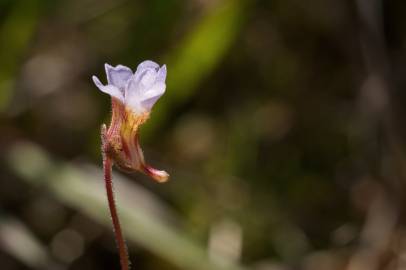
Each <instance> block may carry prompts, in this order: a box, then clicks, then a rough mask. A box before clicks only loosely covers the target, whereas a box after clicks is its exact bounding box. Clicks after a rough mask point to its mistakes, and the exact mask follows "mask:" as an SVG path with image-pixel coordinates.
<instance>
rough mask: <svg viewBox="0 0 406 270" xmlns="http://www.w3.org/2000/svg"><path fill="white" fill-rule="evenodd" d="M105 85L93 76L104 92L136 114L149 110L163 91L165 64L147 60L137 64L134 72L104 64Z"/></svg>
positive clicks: (123, 67) (120, 66) (122, 67)
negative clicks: (161, 64)
mask: <svg viewBox="0 0 406 270" xmlns="http://www.w3.org/2000/svg"><path fill="white" fill-rule="evenodd" d="M105 69H106V75H107V85H103V84H102V83H101V82H100V80H99V79H98V78H97V77H96V76H93V77H92V79H93V82H94V83H95V84H96V86H97V87H98V88H99V89H100V90H101V91H102V92H104V93H107V94H109V95H110V96H111V97H114V98H116V99H118V100H120V101H121V102H122V103H123V104H124V105H125V107H126V108H129V109H131V110H132V111H133V112H134V113H136V114H141V113H144V112H149V111H151V108H152V106H154V104H155V102H157V100H158V99H159V98H160V97H161V96H162V95H163V94H164V93H165V88H166V84H165V79H166V66H165V65H163V66H162V67H159V65H158V64H157V63H155V62H153V61H150V60H147V61H144V62H142V63H141V64H139V65H138V67H137V70H136V71H135V73H133V72H132V70H131V69H130V68H128V67H126V66H122V65H118V66H116V67H113V66H110V65H109V64H105Z"/></svg>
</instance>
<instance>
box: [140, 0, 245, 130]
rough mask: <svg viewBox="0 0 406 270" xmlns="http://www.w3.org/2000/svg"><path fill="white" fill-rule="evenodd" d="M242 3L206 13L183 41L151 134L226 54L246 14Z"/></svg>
mask: <svg viewBox="0 0 406 270" xmlns="http://www.w3.org/2000/svg"><path fill="white" fill-rule="evenodd" d="M245 7H246V2H245V1H243V0H226V1H222V2H221V3H217V4H216V5H215V6H214V7H213V8H212V9H210V10H208V11H207V14H206V15H205V16H203V18H202V19H201V21H200V22H199V23H197V25H196V26H195V27H194V28H192V30H191V31H190V33H189V34H188V35H187V36H186V37H185V38H184V40H182V41H180V44H179V46H178V47H177V48H176V49H175V51H173V52H172V53H171V54H170V55H169V56H168V60H167V64H168V70H169V71H168V82H167V83H168V86H167V89H168V90H167V92H166V94H165V98H163V99H162V101H160V103H159V105H158V106H157V109H156V110H155V111H154V121H150V122H149V123H148V124H147V125H146V128H145V129H146V131H143V132H150V131H152V130H153V129H155V128H156V127H157V126H159V125H160V124H162V122H164V121H165V119H166V117H167V116H168V112H169V110H170V109H169V108H170V107H172V106H175V105H177V104H181V103H182V102H185V101H186V100H187V99H188V98H189V97H190V96H191V95H193V93H194V91H195V90H196V87H197V86H198V85H199V84H200V83H201V81H202V80H204V79H205V78H206V77H207V76H208V74H210V72H212V71H213V70H214V69H215V68H216V66H217V65H218V64H219V62H220V61H221V59H222V58H223V57H224V56H225V55H226V53H227V50H228V49H229V48H230V46H231V45H232V44H233V42H234V41H235V39H236V36H237V34H238V32H239V30H240V28H241V22H242V21H243V19H244V14H245V12H246V9H245Z"/></svg>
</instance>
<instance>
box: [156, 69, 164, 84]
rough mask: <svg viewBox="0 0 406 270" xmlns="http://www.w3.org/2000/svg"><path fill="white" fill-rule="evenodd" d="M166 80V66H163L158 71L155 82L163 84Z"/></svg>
mask: <svg viewBox="0 0 406 270" xmlns="http://www.w3.org/2000/svg"><path fill="white" fill-rule="evenodd" d="M165 80H166V65H163V66H162V67H161V68H160V69H159V70H158V75H157V77H156V81H157V82H163V83H164V82H165Z"/></svg>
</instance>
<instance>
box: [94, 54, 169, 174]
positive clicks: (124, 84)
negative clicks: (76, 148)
mask: <svg viewBox="0 0 406 270" xmlns="http://www.w3.org/2000/svg"><path fill="white" fill-rule="evenodd" d="M105 69H106V75H107V85H103V84H102V83H101V82H100V80H99V79H98V78H97V77H95V76H93V77H92V78H93V81H94V83H95V84H96V86H97V87H98V88H99V89H100V90H101V91H102V92H104V93H107V94H109V95H110V96H111V98H112V117H111V122H110V126H109V128H108V129H107V127H106V126H104V125H103V128H102V141H103V147H102V148H103V152H104V153H105V155H106V156H107V157H109V158H110V159H111V160H113V161H114V163H115V164H116V165H117V166H118V167H120V168H122V169H124V170H126V171H141V172H143V173H145V174H147V175H149V176H151V177H152V178H153V179H155V180H157V181H159V182H164V181H166V180H167V179H168V177H169V175H168V173H166V172H165V171H160V170H157V169H154V168H152V167H151V166H149V165H148V164H147V163H146V162H145V160H144V155H143V152H142V150H141V146H140V144H139V138H138V137H139V135H138V130H139V127H140V126H141V125H142V124H143V123H145V121H147V119H148V118H149V115H150V111H151V109H152V106H154V104H155V102H157V100H158V99H159V98H160V97H161V96H162V95H163V94H164V92H165V88H166V85H165V79H166V66H165V65H163V66H162V67H159V65H158V64H157V63H155V62H152V61H144V62H142V63H141V64H139V65H138V67H137V70H136V71H135V73H133V72H132V71H131V69H129V68H128V67H125V66H122V65H118V66H116V67H112V66H110V65H109V64H105Z"/></svg>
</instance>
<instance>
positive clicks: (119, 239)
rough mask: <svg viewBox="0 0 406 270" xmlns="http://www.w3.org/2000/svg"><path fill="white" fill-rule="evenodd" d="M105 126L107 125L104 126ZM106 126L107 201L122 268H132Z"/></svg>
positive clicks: (104, 162) (105, 179) (105, 167)
mask: <svg viewBox="0 0 406 270" xmlns="http://www.w3.org/2000/svg"><path fill="white" fill-rule="evenodd" d="M104 127H105V126H104ZM104 131H105V128H103V127H102V144H103V145H102V152H103V171H104V182H105V185H106V193H107V201H108V203H109V209H110V215H111V221H112V223H113V230H114V236H115V238H116V244H117V247H118V251H119V254H120V265H121V270H129V269H130V260H129V259H128V252H127V245H126V243H125V241H124V237H123V233H122V230H121V226H120V220H119V218H118V213H117V208H116V203H115V200H114V191H113V180H112V177H111V172H112V165H113V164H112V161H111V159H110V158H109V157H108V155H107V154H106V152H105V138H104V134H105V133H104Z"/></svg>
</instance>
